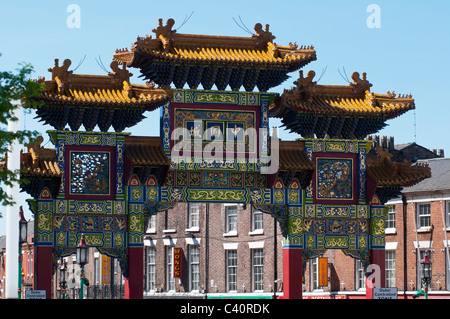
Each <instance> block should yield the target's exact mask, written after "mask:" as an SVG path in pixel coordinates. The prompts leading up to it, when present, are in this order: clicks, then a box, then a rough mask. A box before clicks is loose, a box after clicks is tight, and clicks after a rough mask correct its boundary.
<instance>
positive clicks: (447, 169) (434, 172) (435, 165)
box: [403, 158, 450, 194]
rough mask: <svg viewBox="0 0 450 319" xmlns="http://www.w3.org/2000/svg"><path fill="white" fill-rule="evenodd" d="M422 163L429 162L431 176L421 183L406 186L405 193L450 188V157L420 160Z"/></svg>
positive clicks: (446, 189)
mask: <svg viewBox="0 0 450 319" xmlns="http://www.w3.org/2000/svg"><path fill="white" fill-rule="evenodd" d="M418 162H420V163H427V164H428V165H429V167H430V168H431V178H428V179H425V180H423V181H421V182H420V183H418V184H416V185H414V186H411V187H405V188H404V190H403V193H405V194H409V193H415V192H432V191H448V190H450V158H435V159H428V160H420V161H418Z"/></svg>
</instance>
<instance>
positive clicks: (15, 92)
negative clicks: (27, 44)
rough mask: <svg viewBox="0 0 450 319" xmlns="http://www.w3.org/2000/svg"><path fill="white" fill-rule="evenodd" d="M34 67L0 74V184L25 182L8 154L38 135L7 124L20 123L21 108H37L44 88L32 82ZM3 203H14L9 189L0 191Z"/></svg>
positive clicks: (0, 72)
mask: <svg viewBox="0 0 450 319" xmlns="http://www.w3.org/2000/svg"><path fill="white" fill-rule="evenodd" d="M32 72H33V67H32V66H31V65H30V64H26V63H20V64H19V68H18V69H17V70H16V72H12V71H0V161H1V165H0V183H1V184H2V185H5V186H11V185H12V184H13V183H15V182H18V183H19V184H23V183H26V182H27V181H26V180H24V179H21V178H20V171H12V170H10V169H8V167H7V153H8V151H9V150H10V147H11V143H12V142H13V141H14V140H17V141H18V142H19V144H22V145H23V144H24V143H29V142H33V141H34V139H35V138H36V136H37V135H38V132H36V131H30V130H18V131H17V132H10V131H8V122H9V121H10V120H11V121H17V120H18V119H17V117H16V116H14V111H15V110H16V109H18V108H19V107H23V108H26V109H29V108H36V107H37V106H38V105H39V103H40V102H39V101H38V99H37V97H38V96H39V94H40V92H41V91H42V90H43V89H44V84H42V83H38V82H36V81H32V80H31V79H30V75H31V73H32ZM0 202H1V203H2V205H4V206H5V205H12V204H14V199H13V198H10V196H8V194H7V192H6V188H5V187H2V188H0ZM0 216H1V215H0Z"/></svg>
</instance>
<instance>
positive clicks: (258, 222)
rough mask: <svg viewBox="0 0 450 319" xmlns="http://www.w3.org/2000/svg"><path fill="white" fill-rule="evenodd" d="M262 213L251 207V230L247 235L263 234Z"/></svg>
mask: <svg viewBox="0 0 450 319" xmlns="http://www.w3.org/2000/svg"><path fill="white" fill-rule="evenodd" d="M263 214H264V213H263V212H262V211H260V210H257V209H254V208H253V207H252V215H251V217H252V230H251V232H249V235H262V234H264V215H263Z"/></svg>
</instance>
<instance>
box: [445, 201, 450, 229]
mask: <svg viewBox="0 0 450 319" xmlns="http://www.w3.org/2000/svg"><path fill="white" fill-rule="evenodd" d="M445 227H446V228H450V201H446V202H445Z"/></svg>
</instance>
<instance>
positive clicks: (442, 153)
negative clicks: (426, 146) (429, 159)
mask: <svg viewBox="0 0 450 319" xmlns="http://www.w3.org/2000/svg"><path fill="white" fill-rule="evenodd" d="M438 156H439V157H444V150H443V149H439V150H438Z"/></svg>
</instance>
